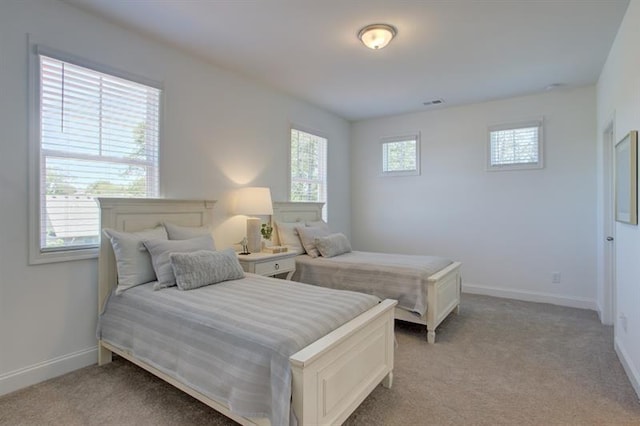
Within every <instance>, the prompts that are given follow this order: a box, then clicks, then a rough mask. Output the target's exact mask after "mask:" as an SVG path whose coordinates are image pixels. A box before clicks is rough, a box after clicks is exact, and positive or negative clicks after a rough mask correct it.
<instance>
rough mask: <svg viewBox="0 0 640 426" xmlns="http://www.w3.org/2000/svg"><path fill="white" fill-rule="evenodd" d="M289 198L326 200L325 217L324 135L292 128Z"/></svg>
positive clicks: (325, 161)
mask: <svg viewBox="0 0 640 426" xmlns="http://www.w3.org/2000/svg"><path fill="white" fill-rule="evenodd" d="M290 153H291V154H290V158H291V161H290V171H291V173H290V191H289V199H290V201H312V202H323V203H325V205H324V208H323V209H322V216H323V219H324V220H327V213H326V212H327V204H326V202H327V138H324V137H322V136H318V135H315V134H312V133H308V132H305V131H302V130H298V129H291V150H290Z"/></svg>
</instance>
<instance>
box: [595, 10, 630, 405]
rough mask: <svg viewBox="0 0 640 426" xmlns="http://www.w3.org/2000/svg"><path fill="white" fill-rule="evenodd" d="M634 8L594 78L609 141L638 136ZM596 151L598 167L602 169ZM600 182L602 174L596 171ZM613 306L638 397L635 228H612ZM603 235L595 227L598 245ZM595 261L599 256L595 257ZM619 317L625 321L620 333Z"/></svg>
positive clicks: (624, 357)
mask: <svg viewBox="0 0 640 426" xmlns="http://www.w3.org/2000/svg"><path fill="white" fill-rule="evenodd" d="M639 20H640V2H639V1H637V0H632V1H631V2H630V3H629V8H628V9H627V13H626V15H625V17H624V20H623V22H622V25H621V27H620V30H619V31H618V36H617V37H616V40H615V42H614V44H613V47H612V48H611V51H610V52H609V57H608V59H607V62H606V64H605V66H604V68H603V70H602V74H601V75H600V80H599V81H598V86H597V95H598V102H597V111H598V130H597V135H598V136H600V135H602V133H603V132H604V130H605V126H606V125H607V123H608V121H609V120H610V119H611V117H612V116H613V115H614V114H615V124H614V127H615V141H618V140H620V139H622V137H624V135H626V134H627V133H628V132H629V131H630V130H640V71H639V70H640V55H638V53H639V52H638V46H639V45H640V27H639V26H638V21H639ZM602 156H603V151H602V147H600V149H599V150H598V164H602ZM599 172H600V173H599V174H600V176H599V178H600V180H601V178H602V176H601V174H602V168H600V169H599ZM599 202H600V206H599V210H600V211H601V210H602V209H603V208H604V206H602V202H603V201H602V197H600V198H599ZM615 236H616V239H615V244H616V272H617V273H616V306H617V314H618V315H617V318H615V321H616V322H615V323H614V330H615V333H614V334H615V347H616V351H617V352H618V355H619V357H620V360H621V361H622V364H623V365H624V367H625V369H626V371H627V374H628V375H629V378H630V380H631V383H632V384H633V386H634V388H635V390H636V392H637V393H638V395H640V261H639V259H640V228H639V227H638V226H634V225H627V224H623V223H616V227H615ZM604 237H605V235H604V234H603V233H602V227H599V240H600V241H602V240H603V239H604ZM599 255H600V259H601V258H602V253H601V252H600V253H599ZM620 316H625V317H626V318H627V329H626V330H624V329H623V327H622V322H621V321H620Z"/></svg>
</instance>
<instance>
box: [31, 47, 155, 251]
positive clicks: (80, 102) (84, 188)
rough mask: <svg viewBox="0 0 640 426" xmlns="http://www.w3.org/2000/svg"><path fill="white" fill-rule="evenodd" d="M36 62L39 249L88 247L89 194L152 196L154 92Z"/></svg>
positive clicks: (91, 226)
mask: <svg viewBox="0 0 640 426" xmlns="http://www.w3.org/2000/svg"><path fill="white" fill-rule="evenodd" d="M38 64H39V73H38V75H39V85H38V87H39V93H38V95H39V97H38V99H39V102H38V105H37V107H38V110H39V117H38V118H39V120H38V137H39V154H40V159H39V164H40V170H39V183H40V212H39V216H40V224H39V225H40V241H39V243H40V251H41V252H43V253H44V252H51V251H61V250H65V251H68V250H78V249H84V248H91V247H95V246H97V245H98V243H99V240H100V238H99V211H98V205H97V203H96V201H95V197H98V196H100V197H156V196H158V139H159V119H160V95H161V90H160V89H158V88H156V87H151V86H147V85H145V84H141V83H138V82H135V81H131V80H127V79H125V78H121V77H118V76H114V75H110V74H106V73H103V72H99V71H96V70H94V69H90V68H85V67H83V66H79V65H76V64H74V63H70V62H66V61H63V60H60V59H56V58H55V57H51V56H47V55H44V54H39V55H38Z"/></svg>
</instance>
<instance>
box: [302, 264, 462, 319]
mask: <svg viewBox="0 0 640 426" xmlns="http://www.w3.org/2000/svg"><path fill="white" fill-rule="evenodd" d="M452 263H453V261H451V260H449V259H444V258H442V257H434V256H415V255H408V254H387V253H372V252H365V251H353V252H351V253H345V254H341V255H339V256H336V257H329V258H325V257H317V258H315V259H314V258H312V257H310V256H307V255H301V256H297V257H296V272H295V273H294V274H293V278H292V279H293V280H295V281H300V282H303V283H308V284H314V285H318V286H322V287H328V288H334V289H342V290H351V291H358V292H363V293H369V294H373V295H375V296H378V297H379V298H381V299H395V300H397V301H398V307H399V308H402V309H405V310H407V311H409V312H414V313H416V314H418V315H420V316H424V314H425V313H426V312H427V279H428V278H429V276H431V275H433V274H435V273H436V272H438V271H440V270H442V269H444V268H446V267H447V266H449V265H451V264H452Z"/></svg>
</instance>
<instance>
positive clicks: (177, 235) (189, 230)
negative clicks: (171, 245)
mask: <svg viewBox="0 0 640 426" xmlns="http://www.w3.org/2000/svg"><path fill="white" fill-rule="evenodd" d="M164 227H165V228H167V235H168V236H169V239H170V240H188V239H191V238H196V237H202V236H203V235H211V228H210V227H208V226H181V225H174V224H173V223H169V222H164ZM214 244H215V240H214Z"/></svg>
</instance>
